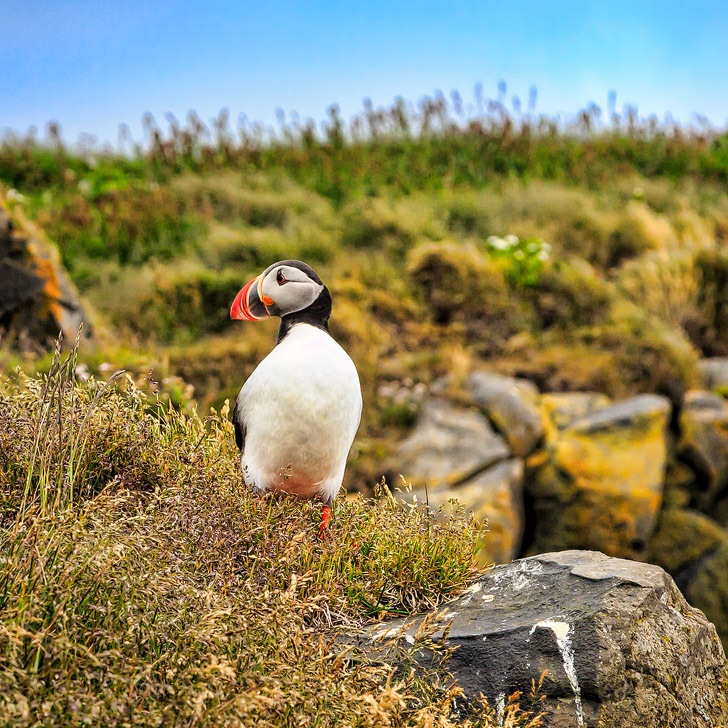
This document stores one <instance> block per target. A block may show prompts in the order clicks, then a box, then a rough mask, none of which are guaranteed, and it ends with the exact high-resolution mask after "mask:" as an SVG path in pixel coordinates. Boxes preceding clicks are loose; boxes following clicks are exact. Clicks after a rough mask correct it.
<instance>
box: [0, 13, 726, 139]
mask: <svg viewBox="0 0 728 728" xmlns="http://www.w3.org/2000/svg"><path fill="white" fill-rule="evenodd" d="M726 36H728V3H726V2H723V1H722V0H713V1H712V2H706V1H705V0H693V1H692V2H671V0H660V1H659V2H654V1H652V0H642V1H640V0H631V2H621V1H618V2H592V1H591V0H580V1H578V2H572V1H564V2H558V1H557V0H552V1H551V2H545V1H541V0H521V2H519V3H506V2H503V0H500V1H499V2H489V1H487V0H480V1H479V2H466V1H463V0H460V1H455V2H453V1H452V0H451V1H450V2H428V1H421V2H398V1H397V0H390V1H389V2H382V1H380V0H369V1H367V2H356V1H354V0H350V1H349V2H331V1H324V0H316V1H313V2H290V1H288V2H284V1H277V0H259V1H258V2H255V3H249V2H244V1H241V0H238V1H237V2H236V1H223V2H215V0H211V1H210V2H207V3H203V2H189V1H188V0H179V1H178V2H171V1H170V2H155V1H154V0H146V1H145V2H142V1H140V0H125V2H123V3H122V2H114V3H110V2H108V1H107V0H76V1H75V2H70V1H68V0H54V1H53V2H49V1H46V0H35V1H33V0H18V1H15V0H13V1H8V0H0V129H2V128H12V129H15V130H17V131H21V132H23V131H25V130H27V129H28V127H30V126H31V125H34V126H36V127H38V128H40V129H43V128H44V126H45V123H46V122H47V121H48V120H50V119H56V120H58V121H59V122H60V123H61V125H62V128H63V130H64V136H65V137H66V139H68V140H69V141H75V140H76V138H77V137H78V134H79V133H81V132H88V133H91V134H94V135H96V136H97V137H99V138H100V139H101V140H111V141H116V138H117V128H118V124H119V123H120V122H125V123H127V124H129V126H130V127H131V129H132V132H133V134H134V135H135V136H136V137H140V136H141V124H140V120H141V117H142V114H143V113H144V112H145V111H151V112H152V113H153V114H154V115H155V117H156V118H157V119H158V120H159V121H160V122H162V121H163V118H164V114H165V112H172V113H173V114H175V115H176V116H177V117H178V118H180V119H181V118H184V116H185V114H186V112H187V111H188V110H189V109H195V110H196V111H197V112H198V113H199V114H200V116H201V117H202V118H203V120H205V121H207V120H208V119H210V118H211V117H212V116H214V115H216V114H217V112H218V111H219V110H220V109H221V108H223V107H226V108H229V109H230V112H231V116H232V118H233V120H234V119H236V118H237V117H238V115H239V114H240V113H243V112H245V113H246V114H247V116H248V117H249V118H251V119H254V120H262V121H264V122H266V123H273V122H274V120H275V109H276V108H277V107H280V108H282V109H283V110H285V111H286V112H287V113H288V112H290V111H292V110H296V111H298V113H299V114H300V115H301V116H302V117H304V118H305V117H309V116H310V117H314V118H315V119H321V118H323V117H324V115H325V110H326V108H327V106H328V105H329V104H330V103H332V102H337V103H338V104H339V105H340V106H341V108H342V111H343V112H344V114H345V115H346V116H349V115H351V114H353V113H355V112H357V111H358V110H360V108H361V101H362V99H363V98H364V97H365V96H368V97H371V98H372V100H373V101H374V103H375V104H377V105H383V104H388V103H390V102H391V101H392V100H393V99H394V98H395V97H396V96H398V95H401V96H403V97H405V98H406V99H408V100H417V99H418V98H420V97H421V96H423V95H431V94H433V92H434V91H435V89H442V90H443V91H444V92H445V94H446V95H448V96H449V93H450V91H451V90H452V89H458V90H459V91H460V92H461V94H462V95H463V97H465V99H466V101H467V100H471V99H472V98H473V88H474V86H475V84H476V83H477V82H481V83H482V84H483V88H484V93H485V95H486V96H487V97H495V96H496V95H497V83H498V81H499V80H500V79H503V80H504V81H505V82H506V83H507V85H508V97H509V99H510V97H511V96H513V95H518V96H519V97H520V98H521V100H522V101H523V103H524V106H525V105H526V101H527V99H528V91H529V87H531V86H536V87H537V89H538V104H537V110H538V111H540V112H543V113H548V114H552V115H554V114H559V113H561V114H569V113H574V112H576V111H578V109H580V108H582V107H584V106H585V105H586V104H587V103H589V102H590V101H593V102H596V103H597V104H599V105H600V106H601V107H602V108H605V107H606V103H607V94H608V92H609V91H610V90H611V89H614V90H615V91H616V93H617V107H618V109H621V108H622V107H623V105H624V104H625V103H632V104H636V105H637V106H638V108H639V112H640V114H641V115H646V114H649V113H655V114H657V115H658V117H659V118H663V117H664V115H665V113H666V112H671V113H672V114H673V116H675V117H676V118H678V119H680V120H682V121H687V122H689V121H691V119H692V115H693V114H694V113H696V112H699V113H702V114H705V115H706V116H707V117H708V118H709V119H710V121H711V122H713V123H714V124H717V125H720V126H723V125H726V124H727V123H728V42H726Z"/></svg>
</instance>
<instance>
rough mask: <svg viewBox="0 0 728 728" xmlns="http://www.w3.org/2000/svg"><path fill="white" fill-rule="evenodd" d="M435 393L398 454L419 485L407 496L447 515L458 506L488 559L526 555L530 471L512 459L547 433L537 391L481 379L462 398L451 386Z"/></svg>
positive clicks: (469, 383) (505, 380)
mask: <svg viewBox="0 0 728 728" xmlns="http://www.w3.org/2000/svg"><path fill="white" fill-rule="evenodd" d="M432 391H433V393H434V395H435V396H433V397H430V398H429V399H427V400H426V401H425V402H424V404H423V406H422V408H421V410H420V413H419V417H418V419H417V423H416V425H415V428H414V430H413V432H412V434H411V435H410V436H409V437H408V438H407V439H406V440H405V441H404V442H403V443H402V444H401V445H400V447H399V450H398V453H397V457H396V463H397V469H398V470H399V472H400V473H402V474H403V475H404V476H405V478H406V479H407V481H408V482H410V483H411V484H412V485H413V486H414V488H413V490H412V491H411V493H405V494H403V495H402V496H401V497H402V499H403V500H406V501H412V500H415V499H416V501H417V502H418V503H420V504H427V505H428V506H429V508H430V509H431V510H433V511H435V512H438V513H441V514H443V515H444V514H445V513H446V512H447V504H448V502H449V501H450V500H451V499H453V498H455V499H457V500H458V501H459V502H460V503H461V504H462V505H463V506H464V507H465V508H467V509H468V510H469V511H470V512H471V513H473V514H474V515H475V517H476V518H477V519H478V520H479V522H480V523H481V524H482V526H483V529H484V534H485V535H484V538H483V540H482V552H481V558H482V560H483V561H484V562H485V561H496V562H502V561H510V560H511V559H513V558H515V557H516V556H517V555H518V554H519V552H520V549H521V537H522V533H523V523H524V515H523V474H524V464H523V460H522V459H520V458H516V457H513V456H514V455H516V454H519V453H522V454H523V453H527V452H530V451H531V450H532V449H533V447H534V446H535V445H536V443H537V442H538V441H539V440H540V438H541V436H542V434H543V428H542V425H541V415H540V412H539V410H538V409H537V407H536V406H535V404H533V402H535V400H536V398H537V396H538V395H537V392H536V390H535V388H533V386H532V385H528V384H524V383H523V382H519V381H517V380H513V379H510V378H509V377H498V376H496V375H490V374H486V373H480V372H478V373H476V374H473V375H471V376H470V377H469V378H468V379H467V380H466V382H465V386H464V390H463V391H461V390H458V389H456V388H455V387H453V386H452V383H451V382H450V381H449V380H447V379H443V380H440V381H438V382H436V383H435V385H434V386H433V390H432ZM519 423H520V424H519ZM494 428H497V429H498V430H499V431H498V432H496V429H494ZM500 432H503V433H507V437H505V436H504V435H502V434H500Z"/></svg>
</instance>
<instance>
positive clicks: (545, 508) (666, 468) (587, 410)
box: [392, 359, 728, 644]
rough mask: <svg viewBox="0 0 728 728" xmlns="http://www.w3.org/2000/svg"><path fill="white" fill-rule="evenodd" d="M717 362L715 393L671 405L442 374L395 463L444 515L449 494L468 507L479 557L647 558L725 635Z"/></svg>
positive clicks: (725, 488)
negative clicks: (570, 551)
mask: <svg viewBox="0 0 728 728" xmlns="http://www.w3.org/2000/svg"><path fill="white" fill-rule="evenodd" d="M727 361H728V360H725V359H719V360H716V359H711V360H705V362H703V363H702V364H701V370H702V371H703V376H704V378H706V386H708V385H710V386H711V387H712V389H713V391H708V390H707V389H706V390H695V391H690V392H687V393H686V394H685V396H684V397H683V399H682V402H681V403H680V407H679V409H677V410H676V411H673V409H672V406H671V404H670V403H669V402H668V400H667V399H665V398H664V397H658V396H652V395H642V396H639V397H633V398H631V399H628V400H623V401H621V402H611V401H610V400H609V399H608V398H607V397H605V396H604V395H602V394H600V393H598V392H559V393H546V394H542V395H539V394H538V393H537V392H536V390H535V388H534V387H533V385H529V384H528V383H526V382H524V380H519V379H516V378H510V377H502V376H499V375H495V374H490V373H486V372H474V373H471V374H470V375H469V376H467V377H466V378H465V379H464V381H463V382H462V384H459V385H458V384H456V383H454V382H453V380H452V378H444V379H441V380H438V381H437V382H436V383H435V384H434V385H433V386H432V388H431V390H430V394H429V396H427V397H425V400H424V405H423V408H422V410H421V413H420V417H419V419H418V422H417V425H416V427H415V430H414V432H413V434H412V436H411V437H410V438H409V439H408V440H406V441H405V443H404V444H403V445H402V448H401V450H400V452H399V455H398V457H397V460H396V461H395V462H396V472H399V473H402V474H403V475H404V476H405V478H407V479H409V480H411V481H412V482H413V484H414V485H415V488H414V490H413V491H412V493H411V494H409V496H408V498H409V499H410V500H412V499H413V498H414V497H416V498H417V500H418V502H419V503H422V504H424V503H426V502H429V507H430V508H431V509H432V510H434V511H436V512H439V513H441V514H442V515H443V516H444V515H445V514H446V513H447V512H448V510H449V509H450V507H451V506H450V505H449V502H450V501H451V499H456V500H457V501H458V502H459V503H460V504H461V505H462V506H464V507H465V508H466V509H467V510H469V511H470V512H472V513H473V514H474V515H475V516H476V518H477V519H478V521H479V522H480V523H481V525H482V527H483V529H484V532H483V536H482V540H481V543H482V550H481V556H482V558H483V560H484V561H495V562H496V563H503V562H507V561H510V560H511V559H513V558H517V557H519V556H524V555H529V554H537V553H540V552H549V551H557V550H561V549H566V548H590V549H595V550H600V551H604V552H606V553H608V554H609V555H611V556H620V557H624V558H633V559H638V560H645V561H649V562H652V563H655V564H657V565H659V566H661V567H663V568H664V569H666V570H667V571H668V572H669V573H670V574H671V575H672V576H673V577H674V578H675V580H676V582H677V583H678V585H679V586H680V588H681V589H682V590H683V592H684V594H685V595H686V596H687V598H688V600H689V601H690V603H691V604H693V605H695V606H698V607H700V608H701V609H703V610H704V612H705V613H706V615H707V616H708V618H709V619H711V620H712V621H713V622H714V623H715V625H716V626H717V628H718V633H719V635H720V636H721V638H722V639H723V640H725V642H726V644H728V580H727V579H725V578H724V576H722V574H723V573H724V571H727V572H728V401H726V399H724V398H723V397H722V396H719V394H718V393H719V392H722V390H721V386H722V382H723V381H724V380H723V379H722V377H723V373H724V364H725V363H726V362H727ZM708 379H709V381H708ZM726 394H728V391H727V392H726ZM535 413H538V417H537V416H536V414H535ZM392 469H394V468H392ZM425 485H426V487H425Z"/></svg>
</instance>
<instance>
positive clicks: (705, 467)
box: [679, 391, 728, 508]
mask: <svg viewBox="0 0 728 728" xmlns="http://www.w3.org/2000/svg"><path fill="white" fill-rule="evenodd" d="M680 432H681V439H680V443H679V451H680V455H681V456H682V458H683V459H684V460H686V461H687V462H689V463H690V465H691V466H692V467H693V468H694V470H695V471H696V473H697V474H698V475H699V477H700V479H701V482H702V487H701V488H700V494H699V497H698V500H699V504H700V505H701V506H702V507H703V508H708V507H710V505H711V504H712V503H713V502H714V501H715V499H716V497H717V496H718V495H719V494H720V492H721V491H722V490H723V489H724V488H725V486H726V484H728V402H726V401H725V400H724V399H723V398H722V397H719V396H718V395H717V394H713V393H711V392H702V391H693V392H688V393H687V394H686V395H685V402H684V404H683V409H682V413H681V414H680Z"/></svg>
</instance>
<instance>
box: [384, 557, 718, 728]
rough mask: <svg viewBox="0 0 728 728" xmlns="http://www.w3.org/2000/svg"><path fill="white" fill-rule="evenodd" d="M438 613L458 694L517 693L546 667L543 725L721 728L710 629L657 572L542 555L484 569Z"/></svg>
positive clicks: (494, 696)
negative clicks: (461, 690)
mask: <svg viewBox="0 0 728 728" xmlns="http://www.w3.org/2000/svg"><path fill="white" fill-rule="evenodd" d="M447 612H448V616H447V617H445V620H444V621H445V622H447V621H450V620H452V624H451V626H450V631H449V634H448V637H447V644H448V645H449V646H451V647H456V648H457V649H456V650H455V652H454V654H453V656H452V658H451V661H450V663H449V665H450V669H451V670H452V672H453V673H454V674H455V675H456V676H457V678H458V680H459V682H460V685H461V686H462V687H463V688H464V690H465V692H466V695H468V696H469V697H474V696H476V695H478V694H479V693H481V692H482V693H483V694H484V695H486V696H487V697H488V699H489V701H490V702H491V704H494V703H495V702H497V701H498V700H499V699H502V698H503V696H507V695H510V694H511V693H513V692H514V691H516V690H521V691H523V692H524V693H526V694H527V693H528V692H529V690H530V689H531V681H532V680H535V681H536V682H538V679H539V677H540V675H541V674H542V672H543V671H544V670H546V671H547V674H546V677H545V679H544V682H543V692H542V694H545V696H546V699H545V703H544V706H545V710H546V711H547V717H546V720H545V725H547V726H554V727H557V728H561V727H566V726H587V727H592V726H593V727H595V728H596V726H600V728H606V727H608V726H621V727H622V728H625V727H627V726H661V727H667V728H673V727H674V728H678V726H679V727H680V728H691V727H692V728H708V727H711V728H712V727H713V726H720V725H723V724H724V723H725V720H726V717H727V712H728V711H727V708H726V700H727V699H728V698H727V695H728V693H727V692H726V687H727V686H728V670H727V669H726V660H725V655H724V652H723V648H722V646H721V643H720V641H719V639H718V637H717V634H716V631H715V628H714V627H713V625H712V624H711V623H710V622H708V620H707V619H706V618H705V616H704V615H703V613H702V612H700V611H699V610H697V609H694V608H692V607H690V606H689V605H688V604H687V602H686V601H685V599H684V598H683V597H682V595H681V594H680V592H679V591H678V589H677V587H676V586H675V583H674V582H673V580H672V578H671V577H670V576H669V575H668V574H667V573H666V572H665V571H663V570H662V569H661V568H659V567H657V566H653V565H650V564H644V563H638V562H635V561H628V560H625V559H618V558H611V557H608V556H605V555H604V554H602V553H599V552H595V551H562V552H555V553H548V554H541V555H539V556H534V557H531V558H527V559H521V560H520V561H515V562H513V563H511V564H506V565H503V566H498V567H496V568H494V569H492V570H491V571H489V572H488V573H487V574H485V575H484V576H482V577H481V578H480V579H479V580H478V581H476V582H475V583H474V584H473V585H472V586H471V587H470V589H469V590H468V591H467V592H466V593H465V594H464V595H462V596H461V597H459V598H458V599H456V600H454V601H453V602H451V603H450V604H449V605H448V607H447ZM400 626H401V623H398V622H391V623H386V624H384V625H377V626H376V627H375V628H374V629H373V630H372V633H371V634H372V635H377V634H379V633H381V632H382V629H383V628H385V629H388V628H398V627H400ZM417 627H418V623H415V624H413V625H412V626H411V627H409V628H408V632H409V633H410V634H414V633H415V632H416V629H417Z"/></svg>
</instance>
